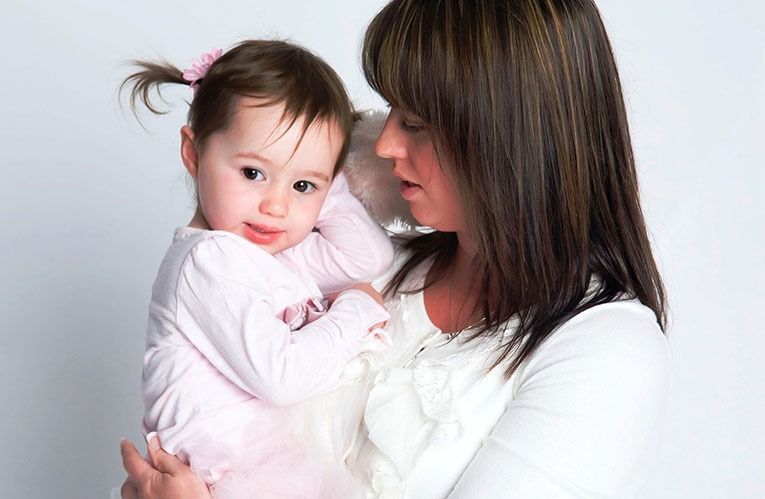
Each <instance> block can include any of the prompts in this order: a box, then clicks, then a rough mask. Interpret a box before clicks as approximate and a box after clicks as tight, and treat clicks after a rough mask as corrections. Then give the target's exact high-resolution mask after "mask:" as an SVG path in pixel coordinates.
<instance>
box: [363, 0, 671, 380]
mask: <svg viewBox="0 0 765 499" xmlns="http://www.w3.org/2000/svg"><path fill="white" fill-rule="evenodd" d="M363 67H364V73H365V76H366V78H367V81H368V82H369V84H370V85H371V86H372V87H373V88H374V89H375V90H376V91H377V92H378V93H379V94H380V95H381V96H382V97H383V98H384V99H386V100H387V101H388V102H389V103H390V104H391V105H393V106H395V107H397V108H401V109H403V110H405V111H407V112H409V113H413V114H415V115H417V116H418V117H419V118H421V119H423V120H424V121H425V122H427V123H428V124H429V125H430V129H431V133H432V136H433V139H434V143H435V145H436V149H437V152H438V155H439V158H440V160H441V161H440V163H441V166H442V167H443V168H444V170H445V171H446V173H447V174H448V175H450V176H451V177H452V178H454V179H455V181H456V184H457V190H458V192H459V193H460V201H461V204H462V207H463V210H464V212H465V219H466V223H467V226H468V227H470V228H471V231H470V235H471V236H472V238H473V240H474V242H475V244H476V246H477V248H478V254H477V256H476V259H475V262H474V265H475V275H476V276H478V278H479V279H480V284H481V290H482V296H483V298H482V302H481V303H479V305H478V308H482V309H483V310H482V312H483V317H484V320H483V322H482V323H481V324H480V327H479V328H477V329H476V331H475V332H474V333H473V332H471V333H468V332H465V334H470V335H471V336H470V337H469V338H470V339H474V338H477V337H478V336H482V335H496V334H500V333H502V332H503V330H504V327H505V324H506V322H507V321H508V319H510V318H511V317H517V318H518V323H517V324H518V326H517V329H516V330H515V331H514V332H513V333H512V334H511V335H510V336H509V337H510V339H509V340H508V341H506V342H505V343H504V344H503V346H502V347H501V348H500V351H499V355H498V360H497V361H496V363H495V364H494V366H497V365H502V366H504V367H505V374H506V375H507V376H508V377H509V376H510V375H511V374H512V373H513V372H514V371H515V370H516V369H517V368H518V367H519V365H520V364H521V363H522V362H523V361H524V360H525V359H527V358H528V357H529V356H530V355H531V354H532V353H533V352H534V351H535V350H536V349H537V348H538V347H539V345H540V344H541V343H542V342H544V341H545V339H546V338H547V337H548V336H549V335H550V334H551V333H552V332H553V331H554V330H555V328H556V327H558V326H560V325H561V324H563V323H564V322H566V321H567V320H568V319H570V318H571V317H573V316H574V315H576V314H578V313H580V312H582V311H584V310H586V309H589V308H591V307H593V306H595V305H598V304H602V303H606V302H610V301H614V300H618V299H622V298H624V297H634V298H637V299H638V300H640V302H642V303H643V304H644V305H646V306H647V307H649V308H650V309H651V310H653V312H654V314H655V315H656V320H657V321H658V323H659V324H660V326H661V327H662V329H664V328H665V320H666V318H665V309H666V304H665V295H664V289H663V285H662V281H661V277H660V275H659V272H658V270H657V266H656V263H655V261H654V258H653V256H652V253H651V246H650V243H649V239H648V236H647V233H646V227H645V222H644V220H643V214H642V211H641V208H640V203H639V196H638V181H637V175H636V170H635V161H634V158H633V153H632V146H631V143H630V134H629V128H628V125H627V115H626V112H625V107H624V100H623V97H622V90H621V85H620V82H619V75H618V72H617V69H616V64H615V61H614V57H613V53H612V50H611V46H610V43H609V40H608V37H607V35H606V31H605V28H604V26H603V23H602V20H601V18H600V14H599V12H598V10H597V8H596V6H595V5H594V3H593V2H592V1H590V0H394V1H392V2H390V3H389V4H388V5H387V6H386V7H384V8H383V10H382V11H381V12H380V13H379V14H378V15H377V16H376V17H375V18H374V20H373V21H372V23H371V25H370V26H369V28H368V30H367V32H366V37H365V40H364V48H363ZM456 245H457V240H456V237H455V235H454V234H453V233H443V232H433V233H430V234H427V235H422V236H419V237H417V238H414V239H412V240H410V241H409V242H408V243H407V246H408V248H409V249H410V250H412V253H411V256H409V258H408V260H407V261H406V263H405V264H404V265H403V267H402V268H401V269H400V270H399V271H398V273H397V274H396V275H395V277H394V279H393V280H392V281H391V283H390V285H389V287H388V288H387V289H386V291H388V292H389V293H390V292H397V291H402V290H401V287H402V285H403V283H404V281H405V279H406V276H407V274H408V273H409V272H410V271H411V270H412V269H414V268H415V267H416V266H418V265H420V264H421V263H422V262H424V261H425V260H427V259H429V258H431V257H432V258H433V270H432V271H431V279H430V282H426V283H425V286H428V285H429V284H432V283H433V282H434V281H435V280H438V279H440V278H443V277H445V273H446V272H447V269H448V268H449V263H450V260H451V258H453V255H454V252H455V249H456ZM591 283H593V288H592V289H588V288H589V287H590V285H591Z"/></svg>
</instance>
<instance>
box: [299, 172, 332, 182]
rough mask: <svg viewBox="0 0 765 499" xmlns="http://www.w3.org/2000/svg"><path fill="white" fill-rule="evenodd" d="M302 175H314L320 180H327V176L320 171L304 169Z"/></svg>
mask: <svg viewBox="0 0 765 499" xmlns="http://www.w3.org/2000/svg"><path fill="white" fill-rule="evenodd" d="M303 174H304V175H306V176H310V177H316V178H318V179H320V180H323V181H325V182H329V177H328V176H326V175H325V174H323V173H321V172H317V171H316V170H305V171H304V172H303Z"/></svg>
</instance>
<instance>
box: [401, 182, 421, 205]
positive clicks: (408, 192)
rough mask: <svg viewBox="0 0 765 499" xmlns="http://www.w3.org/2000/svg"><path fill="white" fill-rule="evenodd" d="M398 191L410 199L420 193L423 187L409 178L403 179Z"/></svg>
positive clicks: (403, 196)
mask: <svg viewBox="0 0 765 499" xmlns="http://www.w3.org/2000/svg"><path fill="white" fill-rule="evenodd" d="M398 191H399V192H400V193H401V197H402V198H404V199H406V200H407V201H408V200H410V199H412V198H413V197H414V196H416V195H417V194H419V193H420V192H421V191H422V187H421V186H420V185H418V184H414V183H412V182H409V181H407V180H402V181H401V185H399V188H398Z"/></svg>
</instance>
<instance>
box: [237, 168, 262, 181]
mask: <svg viewBox="0 0 765 499" xmlns="http://www.w3.org/2000/svg"><path fill="white" fill-rule="evenodd" d="M242 175H244V178H246V179H247V180H262V179H263V177H264V175H263V172H262V171H260V170H258V169H257V168H248V167H245V168H242Z"/></svg>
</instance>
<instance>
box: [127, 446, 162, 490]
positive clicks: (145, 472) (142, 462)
mask: <svg viewBox="0 0 765 499" xmlns="http://www.w3.org/2000/svg"><path fill="white" fill-rule="evenodd" d="M120 452H121V453H122V467H123V468H125V471H127V474H128V477H129V478H128V481H131V482H132V483H134V484H136V483H143V482H144V481H147V480H150V479H151V476H152V475H153V474H155V473H158V472H157V470H155V469H154V468H152V466H151V464H149V463H148V462H147V461H146V459H144V458H143V456H141V454H140V453H139V452H138V449H136V448H135V445H133V444H132V443H131V442H130V441H128V440H127V439H123V440H122V441H121V442H120ZM123 487H124V485H123Z"/></svg>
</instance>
